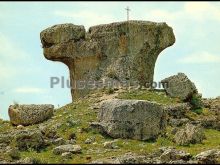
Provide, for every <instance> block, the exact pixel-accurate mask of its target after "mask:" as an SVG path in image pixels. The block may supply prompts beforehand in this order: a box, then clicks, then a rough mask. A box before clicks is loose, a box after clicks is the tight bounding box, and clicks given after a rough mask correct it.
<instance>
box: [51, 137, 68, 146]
mask: <svg viewBox="0 0 220 165" xmlns="http://www.w3.org/2000/svg"><path fill="white" fill-rule="evenodd" d="M52 143H53V144H55V145H64V144H65V143H66V141H65V140H64V139H63V138H57V139H55V140H53V142H52Z"/></svg>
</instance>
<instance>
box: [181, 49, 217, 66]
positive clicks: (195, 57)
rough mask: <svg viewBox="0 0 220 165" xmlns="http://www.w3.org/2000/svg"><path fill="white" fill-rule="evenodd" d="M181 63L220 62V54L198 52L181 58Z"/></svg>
mask: <svg viewBox="0 0 220 165" xmlns="http://www.w3.org/2000/svg"><path fill="white" fill-rule="evenodd" d="M179 62H181V63H200V64H204V63H220V55H214V54H210V53H209V52H197V53H194V54H191V55H188V56H186V57H184V58H182V59H180V60H179Z"/></svg>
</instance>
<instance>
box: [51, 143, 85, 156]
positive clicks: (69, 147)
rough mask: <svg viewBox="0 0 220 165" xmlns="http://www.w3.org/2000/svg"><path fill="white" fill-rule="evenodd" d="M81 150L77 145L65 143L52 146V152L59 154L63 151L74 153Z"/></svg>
mask: <svg viewBox="0 0 220 165" xmlns="http://www.w3.org/2000/svg"><path fill="white" fill-rule="evenodd" d="M81 150H82V149H81V147H80V146H79V145H71V144H67V145H61V146H58V147H56V148H54V149H53V153H54V154H55V155H60V154H62V153H65V152H71V153H73V154H75V153H80V152H81Z"/></svg>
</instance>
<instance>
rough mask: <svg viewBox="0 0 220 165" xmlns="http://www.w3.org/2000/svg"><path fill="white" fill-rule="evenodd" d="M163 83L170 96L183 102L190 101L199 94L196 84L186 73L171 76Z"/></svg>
mask: <svg viewBox="0 0 220 165" xmlns="http://www.w3.org/2000/svg"><path fill="white" fill-rule="evenodd" d="M161 82H162V84H163V85H164V88H165V91H166V93H167V94H168V95H169V96H171V97H174V98H179V99H180V100H183V101H186V100H190V99H191V97H192V96H193V94H197V93H198V91H197V89H196V86H195V84H194V83H193V82H191V81H190V80H189V78H188V77H187V76H186V75H185V74H184V73H178V74H177V75H174V76H170V77H168V78H165V79H164V80H162V81H161Z"/></svg>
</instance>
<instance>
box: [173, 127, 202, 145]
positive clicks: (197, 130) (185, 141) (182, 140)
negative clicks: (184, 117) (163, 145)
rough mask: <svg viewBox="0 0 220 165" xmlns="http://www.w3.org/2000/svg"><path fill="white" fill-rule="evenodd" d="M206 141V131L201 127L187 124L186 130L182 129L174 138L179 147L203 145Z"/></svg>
mask: <svg viewBox="0 0 220 165" xmlns="http://www.w3.org/2000/svg"><path fill="white" fill-rule="evenodd" d="M204 139H205V134H204V130H203V129H202V128H201V126H195V125H192V124H189V123H187V124H186V126H185V128H183V129H180V130H179V131H177V133H176V134H175V136H174V141H175V142H176V143H177V144H178V145H189V144H195V143H202V141H203V140H204Z"/></svg>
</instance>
